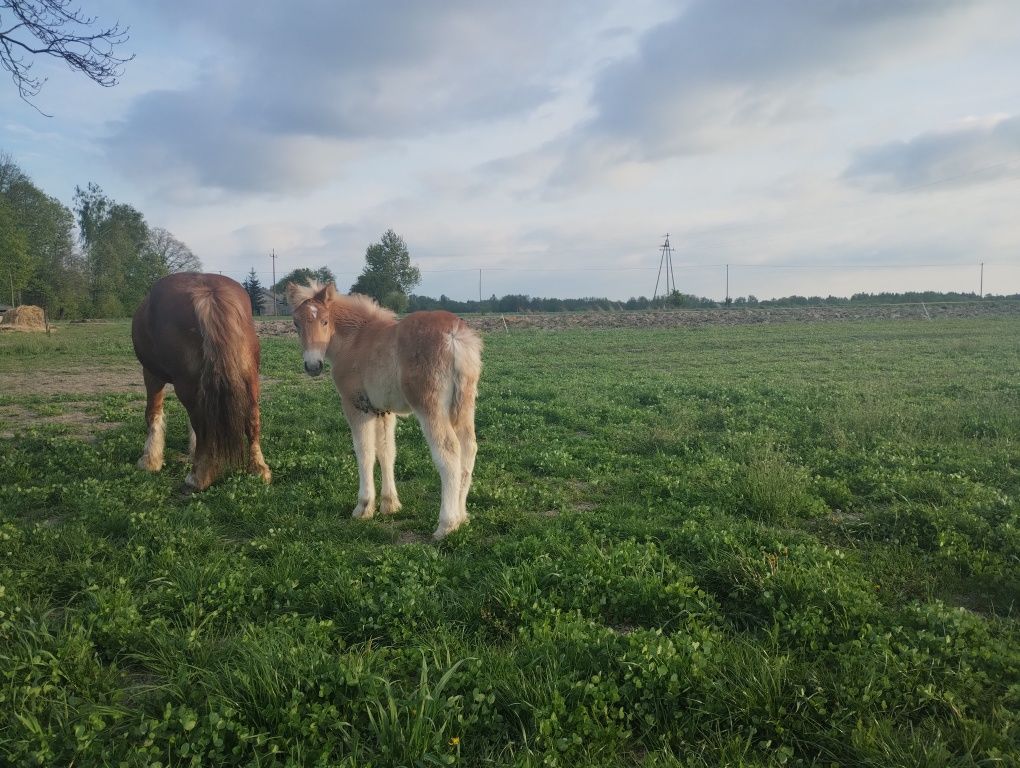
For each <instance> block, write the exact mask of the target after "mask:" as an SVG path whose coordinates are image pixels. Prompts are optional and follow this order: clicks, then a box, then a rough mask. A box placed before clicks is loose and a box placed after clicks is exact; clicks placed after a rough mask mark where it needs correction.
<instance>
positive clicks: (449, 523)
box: [417, 409, 467, 539]
mask: <svg viewBox="0 0 1020 768" xmlns="http://www.w3.org/2000/svg"><path fill="white" fill-rule="evenodd" d="M438 410H439V409H436V411H434V412H432V413H429V414H424V413H420V412H419V413H417V416H418V421H419V422H420V423H421V429H422V432H424V433H425V439H426V440H427V441H428V444H429V450H431V452H432V461H434V462H435V465H436V468H437V469H438V470H439V479H440V481H441V482H442V488H443V490H442V501H441V502H440V504H439V527H438V528H436V530H435V532H434V533H433V534H432V538H434V539H441V538H443V537H444V536H446V534H448V533H450V532H451V531H455V530H457V528H458V527H460V525H461V523H463V522H464V521H465V520H466V519H467V515H465V514H464V512H463V510H462V509H461V502H460V483H461V455H460V440H459V439H458V438H457V433H456V432H455V431H454V429H453V425H452V424H451V423H450V419H449V417H448V416H447V415H446V414H445V413H439V412H438Z"/></svg>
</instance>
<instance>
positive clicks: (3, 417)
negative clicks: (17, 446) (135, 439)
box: [0, 401, 120, 442]
mask: <svg viewBox="0 0 1020 768" xmlns="http://www.w3.org/2000/svg"><path fill="white" fill-rule="evenodd" d="M52 410H53V406H50V405H47V406H42V407H40V408H38V409H36V408H33V407H31V406H25V405H15V404H8V405H0V438H11V437H14V436H15V434H17V432H19V431H21V430H25V429H30V428H33V427H36V428H38V427H45V426H60V427H65V428H66V430H67V434H69V435H71V436H73V437H79V438H82V439H83V440H86V441H88V442H94V441H95V440H96V438H97V437H98V436H99V433H101V432H105V431H106V430H108V429H113V428H114V427H118V426H120V424H119V423H118V422H110V421H103V420H102V418H101V415H100V413H99V408H98V406H97V404H96V403H94V402H84V401H81V402H61V403H60V404H59V413H53V412H52Z"/></svg>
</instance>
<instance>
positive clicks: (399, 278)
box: [351, 229, 421, 311]
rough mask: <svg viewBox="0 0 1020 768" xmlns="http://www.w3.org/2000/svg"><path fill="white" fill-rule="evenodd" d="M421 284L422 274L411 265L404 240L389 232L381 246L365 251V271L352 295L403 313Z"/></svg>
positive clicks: (352, 289)
mask: <svg viewBox="0 0 1020 768" xmlns="http://www.w3.org/2000/svg"><path fill="white" fill-rule="evenodd" d="M420 282H421V271H420V270H419V269H418V267H416V266H414V265H412V264H411V254H410V253H409V252H408V250H407V243H405V242H404V238H402V237H401V236H400V235H398V234H397V233H396V232H394V231H393V230H392V229H387V230H386V232H385V234H383V236H382V239H381V240H380V241H379V242H378V243H373V244H372V245H370V246H368V248H366V249H365V268H364V269H363V270H362V272H361V275H360V276H359V277H358V280H357V282H356V283H355V284H354V285H352V286H351V293H363V294H365V295H366V296H371V297H372V298H373V299H375V300H376V301H378V302H379V303H380V304H382V305H383V306H388V307H390V309H395V310H397V311H401V310H402V309H404V308H406V307H407V296H408V294H410V293H411V291H412V289H414V287H415V286H416V285H418V283H420Z"/></svg>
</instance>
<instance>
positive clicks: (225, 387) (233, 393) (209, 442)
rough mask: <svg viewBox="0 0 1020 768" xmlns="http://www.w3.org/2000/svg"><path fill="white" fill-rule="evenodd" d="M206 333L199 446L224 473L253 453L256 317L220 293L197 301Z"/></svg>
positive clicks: (210, 291) (202, 293) (198, 295)
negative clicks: (252, 335)
mask: <svg viewBox="0 0 1020 768" xmlns="http://www.w3.org/2000/svg"><path fill="white" fill-rule="evenodd" d="M193 299H194V304H195V315H196V316H197V317H198V325H199V330H200V331H201V333H202V367H201V374H200V378H199V386H198V398H197V400H198V419H197V423H196V424H194V425H193V426H194V428H195V435H196V437H197V439H198V445H200V446H204V450H205V451H206V452H207V455H208V457H209V458H210V459H211V460H212V461H214V462H215V463H217V464H220V465H222V466H225V467H239V466H242V465H243V463H244V461H245V458H246V454H247V449H248V442H247V439H246V438H247V426H248V418H249V414H250V413H251V411H252V409H253V408H256V407H258V404H257V403H255V402H254V401H253V389H252V387H251V386H250V380H251V377H253V376H258V359H257V357H254V358H253V355H252V350H251V347H250V345H249V343H248V339H249V335H250V329H249V328H248V326H250V325H251V323H252V318H251V311H250V309H249V308H248V306H247V305H242V304H241V303H240V302H239V301H238V299H237V297H236V296H233V295H231V294H229V293H227V292H225V291H222V290H221V289H218V288H215V287H202V288H199V289H197V290H196V291H195V293H194V295H193Z"/></svg>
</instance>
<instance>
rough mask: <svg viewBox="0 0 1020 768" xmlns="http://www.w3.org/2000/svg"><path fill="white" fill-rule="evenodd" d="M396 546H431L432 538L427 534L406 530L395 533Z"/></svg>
mask: <svg viewBox="0 0 1020 768" xmlns="http://www.w3.org/2000/svg"><path fill="white" fill-rule="evenodd" d="M396 543H397V545H398V546H407V545H408V544H431V543H432V537H431V536H429V535H428V534H423V533H418V532H417V531H412V530H409V529H407V528H404V529H403V530H400V531H397V541H396Z"/></svg>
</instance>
